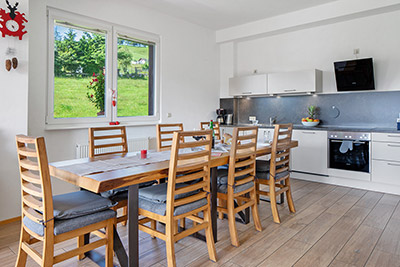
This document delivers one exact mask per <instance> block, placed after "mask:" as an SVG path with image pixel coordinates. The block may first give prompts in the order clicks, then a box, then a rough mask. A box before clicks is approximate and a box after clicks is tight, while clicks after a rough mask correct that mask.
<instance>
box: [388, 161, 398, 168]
mask: <svg viewBox="0 0 400 267" xmlns="http://www.w3.org/2000/svg"><path fill="white" fill-rule="evenodd" d="M387 165H389V166H396V167H400V164H395V163H389V162H388V164H387Z"/></svg>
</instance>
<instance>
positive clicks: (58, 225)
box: [23, 209, 117, 236]
mask: <svg viewBox="0 0 400 267" xmlns="http://www.w3.org/2000/svg"><path fill="white" fill-rule="evenodd" d="M116 214H117V213H116V212H115V211H113V210H110V209H107V210H103V211H100V212H96V213H92V214H88V215H84V216H80V217H75V218H72V219H67V220H60V219H55V220H54V234H55V235H60V234H63V233H66V232H69V231H72V230H76V229H79V228H82V227H85V226H88V225H91V224H94V223H97V222H101V221H104V220H108V219H110V218H115V216H116ZM23 223H24V225H25V226H26V227H28V228H29V229H30V230H31V231H33V232H35V233H36V234H38V235H39V236H43V234H44V226H43V225H42V224H41V223H38V222H34V221H32V220H31V219H29V218H28V217H26V216H25V217H24V219H23Z"/></svg>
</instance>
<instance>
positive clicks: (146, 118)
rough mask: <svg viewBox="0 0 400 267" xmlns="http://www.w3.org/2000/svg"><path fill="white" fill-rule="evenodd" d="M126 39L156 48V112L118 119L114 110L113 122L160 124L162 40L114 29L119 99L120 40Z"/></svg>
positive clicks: (148, 35) (143, 34)
mask: <svg viewBox="0 0 400 267" xmlns="http://www.w3.org/2000/svg"><path fill="white" fill-rule="evenodd" d="M119 37H121V38H125V39H130V40H132V41H137V42H143V43H146V42H148V43H149V42H151V43H152V45H153V46H154V77H153V79H154V82H153V84H154V88H153V91H154V92H153V94H154V99H153V101H154V102H153V106H154V111H153V114H154V115H151V116H135V117H118V116H117V109H116V108H114V109H113V114H112V116H113V120H114V121H115V120H117V121H119V122H124V123H131V122H136V123H140V122H148V121H153V122H154V123H158V122H159V121H160V108H159V107H160V90H159V88H160V79H159V77H160V67H159V66H160V61H159V58H160V38H159V36H158V35H155V34H152V33H147V32H144V31H139V30H135V29H131V28H127V27H123V26H114V27H113V44H115V45H114V47H113V84H112V86H113V87H112V88H116V89H117V95H116V97H118V71H117V69H118V42H117V40H118V38H119ZM117 106H118V101H117Z"/></svg>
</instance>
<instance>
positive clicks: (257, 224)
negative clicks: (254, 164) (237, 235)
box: [250, 188, 262, 232]
mask: <svg viewBox="0 0 400 267" xmlns="http://www.w3.org/2000/svg"><path fill="white" fill-rule="evenodd" d="M250 199H251V200H252V201H254V205H252V206H251V214H253V221H254V226H255V228H256V230H257V231H260V232H261V231H262V226H261V221H260V215H259V214H258V206H257V193H256V189H255V188H254V190H253V191H251V192H250Z"/></svg>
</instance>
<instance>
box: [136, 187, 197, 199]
mask: <svg viewBox="0 0 400 267" xmlns="http://www.w3.org/2000/svg"><path fill="white" fill-rule="evenodd" d="M185 186H188V184H176V188H181V187H185ZM167 187H168V183H162V184H157V185H153V186H149V187H145V188H141V189H140V190H139V198H142V199H145V200H148V201H152V202H157V203H166V202H167ZM198 192H199V190H196V191H191V192H187V193H184V194H180V195H176V196H175V199H179V198H184V197H188V196H192V195H194V194H196V193H198Z"/></svg>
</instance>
